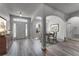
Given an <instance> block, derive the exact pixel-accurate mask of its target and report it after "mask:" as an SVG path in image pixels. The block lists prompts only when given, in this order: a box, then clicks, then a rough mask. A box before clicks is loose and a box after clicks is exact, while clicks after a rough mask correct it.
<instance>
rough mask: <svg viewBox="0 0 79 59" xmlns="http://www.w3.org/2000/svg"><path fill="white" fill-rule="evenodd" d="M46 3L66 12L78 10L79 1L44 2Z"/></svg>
mask: <svg viewBox="0 0 79 59" xmlns="http://www.w3.org/2000/svg"><path fill="white" fill-rule="evenodd" d="M46 5H48V6H50V7H52V8H55V9H57V10H59V11H61V12H63V13H66V14H69V13H73V12H76V11H79V3H46Z"/></svg>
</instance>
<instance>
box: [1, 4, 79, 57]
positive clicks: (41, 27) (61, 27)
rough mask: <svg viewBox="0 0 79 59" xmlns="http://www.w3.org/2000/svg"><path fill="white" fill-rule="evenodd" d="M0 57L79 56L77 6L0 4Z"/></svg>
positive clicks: (78, 8) (78, 17) (78, 10)
mask: <svg viewBox="0 0 79 59" xmlns="http://www.w3.org/2000/svg"><path fill="white" fill-rule="evenodd" d="M0 56H79V3H0Z"/></svg>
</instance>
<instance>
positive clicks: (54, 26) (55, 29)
mask: <svg viewBox="0 0 79 59" xmlns="http://www.w3.org/2000/svg"><path fill="white" fill-rule="evenodd" d="M50 31H51V32H59V24H51V25H50Z"/></svg>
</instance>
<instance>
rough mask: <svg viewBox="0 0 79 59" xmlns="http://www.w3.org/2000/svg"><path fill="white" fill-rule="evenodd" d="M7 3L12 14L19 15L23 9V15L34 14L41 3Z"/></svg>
mask: <svg viewBox="0 0 79 59" xmlns="http://www.w3.org/2000/svg"><path fill="white" fill-rule="evenodd" d="M5 5H6V6H7V9H8V11H9V13H10V14H14V15H19V13H20V11H21V13H22V15H23V16H32V15H33V13H34V12H35V11H36V10H37V9H38V8H39V7H40V5H41V3H6V4H5Z"/></svg>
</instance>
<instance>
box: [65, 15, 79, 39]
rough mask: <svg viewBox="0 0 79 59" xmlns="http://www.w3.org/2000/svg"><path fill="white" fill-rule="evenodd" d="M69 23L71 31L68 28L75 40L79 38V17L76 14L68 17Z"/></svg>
mask: <svg viewBox="0 0 79 59" xmlns="http://www.w3.org/2000/svg"><path fill="white" fill-rule="evenodd" d="M67 23H70V25H71V27H70V31H69V28H67V30H68V31H67V32H68V34H69V35H70V36H71V39H73V40H79V17H78V16H74V17H71V18H70V19H68V21H67Z"/></svg>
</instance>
